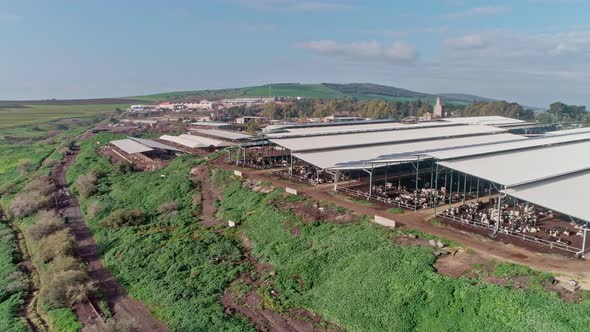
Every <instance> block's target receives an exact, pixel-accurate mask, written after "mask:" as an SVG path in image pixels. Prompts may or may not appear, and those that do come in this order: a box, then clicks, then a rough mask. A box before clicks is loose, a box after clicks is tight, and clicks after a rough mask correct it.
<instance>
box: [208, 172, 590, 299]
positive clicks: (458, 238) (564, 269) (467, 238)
mask: <svg viewBox="0 0 590 332" xmlns="http://www.w3.org/2000/svg"><path fill="white" fill-rule="evenodd" d="M215 165H216V166H217V167H220V168H223V169H226V170H234V169H238V170H240V171H241V172H242V174H243V175H244V176H246V177H249V178H253V179H256V180H262V181H268V182H271V183H272V184H273V185H274V186H277V187H282V188H285V187H295V188H296V189H297V190H298V191H299V192H301V193H304V194H306V195H308V196H309V197H311V198H313V199H315V200H319V201H327V202H331V203H334V204H336V205H338V206H341V207H344V208H346V209H349V210H352V211H355V212H358V213H361V214H366V215H370V216H371V215H379V216H383V217H385V218H389V219H393V220H395V221H396V222H397V225H398V226H399V227H400V228H402V229H413V230H418V231H421V232H424V233H427V234H430V235H435V236H440V237H442V238H445V239H448V240H451V241H454V242H457V243H460V244H461V245H463V246H464V247H466V248H469V249H472V250H473V251H475V252H476V253H477V254H478V255H481V256H482V257H484V258H488V259H496V260H500V261H505V262H511V263H516V264H523V265H527V266H529V267H531V268H533V269H536V270H541V271H546V272H549V273H553V274H556V275H562V276H567V277H569V278H572V279H575V280H577V281H579V283H580V285H581V287H582V288H583V289H590V263H589V262H588V261H587V260H574V259H571V258H568V257H565V256H561V255H556V254H555V255H551V254H541V253H537V252H532V251H530V250H527V249H525V248H522V247H517V246H514V245H510V244H504V243H502V242H498V241H494V240H492V239H488V238H485V237H482V236H479V235H477V234H474V233H470V232H464V231H460V230H457V229H454V228H450V227H445V226H437V225H434V224H432V223H431V222H429V221H428V220H429V219H430V218H431V217H432V216H433V213H432V210H418V211H410V212H406V213H403V214H395V213H391V212H389V211H387V210H386V209H384V208H380V207H378V206H366V205H361V204H358V203H356V202H353V201H351V200H349V199H347V198H346V197H344V196H343V195H341V194H337V193H334V192H332V191H330V187H328V186H318V187H314V186H310V185H305V184H294V183H292V182H291V183H290V182H289V181H285V180H282V179H279V178H278V177H276V176H272V175H270V172H269V171H268V170H252V169H248V168H244V167H236V166H233V165H227V164H225V163H222V162H217V161H216V163H215Z"/></svg>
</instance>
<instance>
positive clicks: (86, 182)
mask: <svg viewBox="0 0 590 332" xmlns="http://www.w3.org/2000/svg"><path fill="white" fill-rule="evenodd" d="M96 180H97V174H96V172H90V173H86V174H83V175H80V176H79V177H78V178H77V179H76V181H75V182H74V186H75V187H76V189H77V190H78V192H79V193H80V195H81V196H82V197H84V198H88V197H90V196H92V195H94V194H96V192H97V187H96Z"/></svg>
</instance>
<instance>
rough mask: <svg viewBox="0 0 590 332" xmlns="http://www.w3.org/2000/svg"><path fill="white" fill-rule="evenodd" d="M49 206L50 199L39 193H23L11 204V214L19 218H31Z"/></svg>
mask: <svg viewBox="0 0 590 332" xmlns="http://www.w3.org/2000/svg"><path fill="white" fill-rule="evenodd" d="M48 204H49V199H48V198H47V197H46V196H43V195H42V194H41V193H39V192H28V191H26V192H21V193H19V194H17V195H16V197H15V198H14V200H13V201H12V202H11V203H10V212H11V213H12V215H13V216H15V217H17V218H22V217H26V216H30V215H31V214H33V213H35V212H37V211H38V210H39V209H40V208H43V207H45V206H47V205H48Z"/></svg>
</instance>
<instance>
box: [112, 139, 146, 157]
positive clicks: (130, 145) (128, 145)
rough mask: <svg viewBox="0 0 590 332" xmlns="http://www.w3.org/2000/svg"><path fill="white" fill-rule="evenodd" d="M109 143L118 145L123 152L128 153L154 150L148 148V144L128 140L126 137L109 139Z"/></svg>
mask: <svg viewBox="0 0 590 332" xmlns="http://www.w3.org/2000/svg"><path fill="white" fill-rule="evenodd" d="M111 144H112V145H114V146H116V147H118V148H119V149H121V150H123V151H124V152H125V153H128V154H134V153H140V152H148V151H153V150H154V149H152V148H150V147H149V146H145V145H143V144H140V143H138V142H136V141H133V140H130V139H128V138H126V139H118V140H114V141H111Z"/></svg>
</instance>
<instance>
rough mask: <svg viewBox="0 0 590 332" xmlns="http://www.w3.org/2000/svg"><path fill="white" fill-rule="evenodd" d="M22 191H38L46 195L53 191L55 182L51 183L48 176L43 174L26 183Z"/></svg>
mask: <svg viewBox="0 0 590 332" xmlns="http://www.w3.org/2000/svg"><path fill="white" fill-rule="evenodd" d="M23 191H30V192H38V193H39V194H41V195H44V196H47V195H49V194H52V193H53V192H54V191H55V184H53V181H51V178H50V177H49V176H47V175H45V174H43V175H40V176H38V177H36V178H34V179H33V180H32V181H31V182H29V183H27V185H26V186H25V187H24V189H23Z"/></svg>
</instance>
